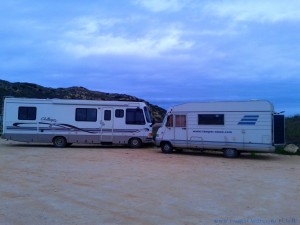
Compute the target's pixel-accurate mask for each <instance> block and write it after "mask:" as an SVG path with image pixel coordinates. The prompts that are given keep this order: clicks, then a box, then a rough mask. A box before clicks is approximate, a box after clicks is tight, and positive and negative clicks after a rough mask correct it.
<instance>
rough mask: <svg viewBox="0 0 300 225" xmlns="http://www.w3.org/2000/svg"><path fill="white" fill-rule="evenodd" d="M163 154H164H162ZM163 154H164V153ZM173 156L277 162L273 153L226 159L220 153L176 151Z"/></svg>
mask: <svg viewBox="0 0 300 225" xmlns="http://www.w3.org/2000/svg"><path fill="white" fill-rule="evenodd" d="M161 153H162V152H161ZM162 154H163V153H162ZM172 154H175V155H182V156H192V157H197V156H199V157H209V158H225V159H228V160H236V159H239V160H276V159H277V158H276V157H275V156H276V154H272V153H241V154H240V155H239V156H238V157H236V158H226V157H224V156H223V153H222V152H220V151H192V150H184V151H174V152H173V153H172Z"/></svg>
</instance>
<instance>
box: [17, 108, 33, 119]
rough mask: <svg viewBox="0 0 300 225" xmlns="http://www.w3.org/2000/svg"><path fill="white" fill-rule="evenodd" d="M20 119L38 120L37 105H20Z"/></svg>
mask: <svg viewBox="0 0 300 225" xmlns="http://www.w3.org/2000/svg"><path fill="white" fill-rule="evenodd" d="M18 119H19V120H36V107H19V111H18Z"/></svg>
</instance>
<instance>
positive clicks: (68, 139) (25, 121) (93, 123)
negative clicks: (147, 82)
mask: <svg viewBox="0 0 300 225" xmlns="http://www.w3.org/2000/svg"><path fill="white" fill-rule="evenodd" d="M151 126H152V123H151V116H150V113H149V110H148V107H147V106H146V104H145V103H144V102H125V101H91V100H62V99H27V98H5V100H4V109H3V135H2V138H4V139H8V140H14V141H22V142H39V143H51V142H52V143H53V144H54V146H56V147H65V146H68V145H71V144H72V143H79V144H105V145H111V144H118V145H119V144H123V145H129V146H130V147H132V148H138V147H140V146H141V145H142V144H144V143H151V142H152V128H151Z"/></svg>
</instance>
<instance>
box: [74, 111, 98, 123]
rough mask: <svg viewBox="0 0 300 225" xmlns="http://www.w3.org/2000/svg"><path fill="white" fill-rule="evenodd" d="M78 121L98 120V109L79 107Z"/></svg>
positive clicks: (76, 115) (76, 118) (76, 117)
mask: <svg viewBox="0 0 300 225" xmlns="http://www.w3.org/2000/svg"><path fill="white" fill-rule="evenodd" d="M75 120H76V121H87V122H96V121H97V109H89V108H77V109H76V113H75Z"/></svg>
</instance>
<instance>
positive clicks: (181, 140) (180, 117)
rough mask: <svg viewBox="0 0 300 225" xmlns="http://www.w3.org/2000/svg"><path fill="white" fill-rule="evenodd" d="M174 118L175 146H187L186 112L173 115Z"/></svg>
mask: <svg viewBox="0 0 300 225" xmlns="http://www.w3.org/2000/svg"><path fill="white" fill-rule="evenodd" d="M174 117H175V118H174V119H175V124H174V125H175V127H174V129H175V132H174V135H175V137H174V139H175V143H176V146H178V147H183V148H184V147H187V127H186V125H187V124H186V114H177V115H174Z"/></svg>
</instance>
